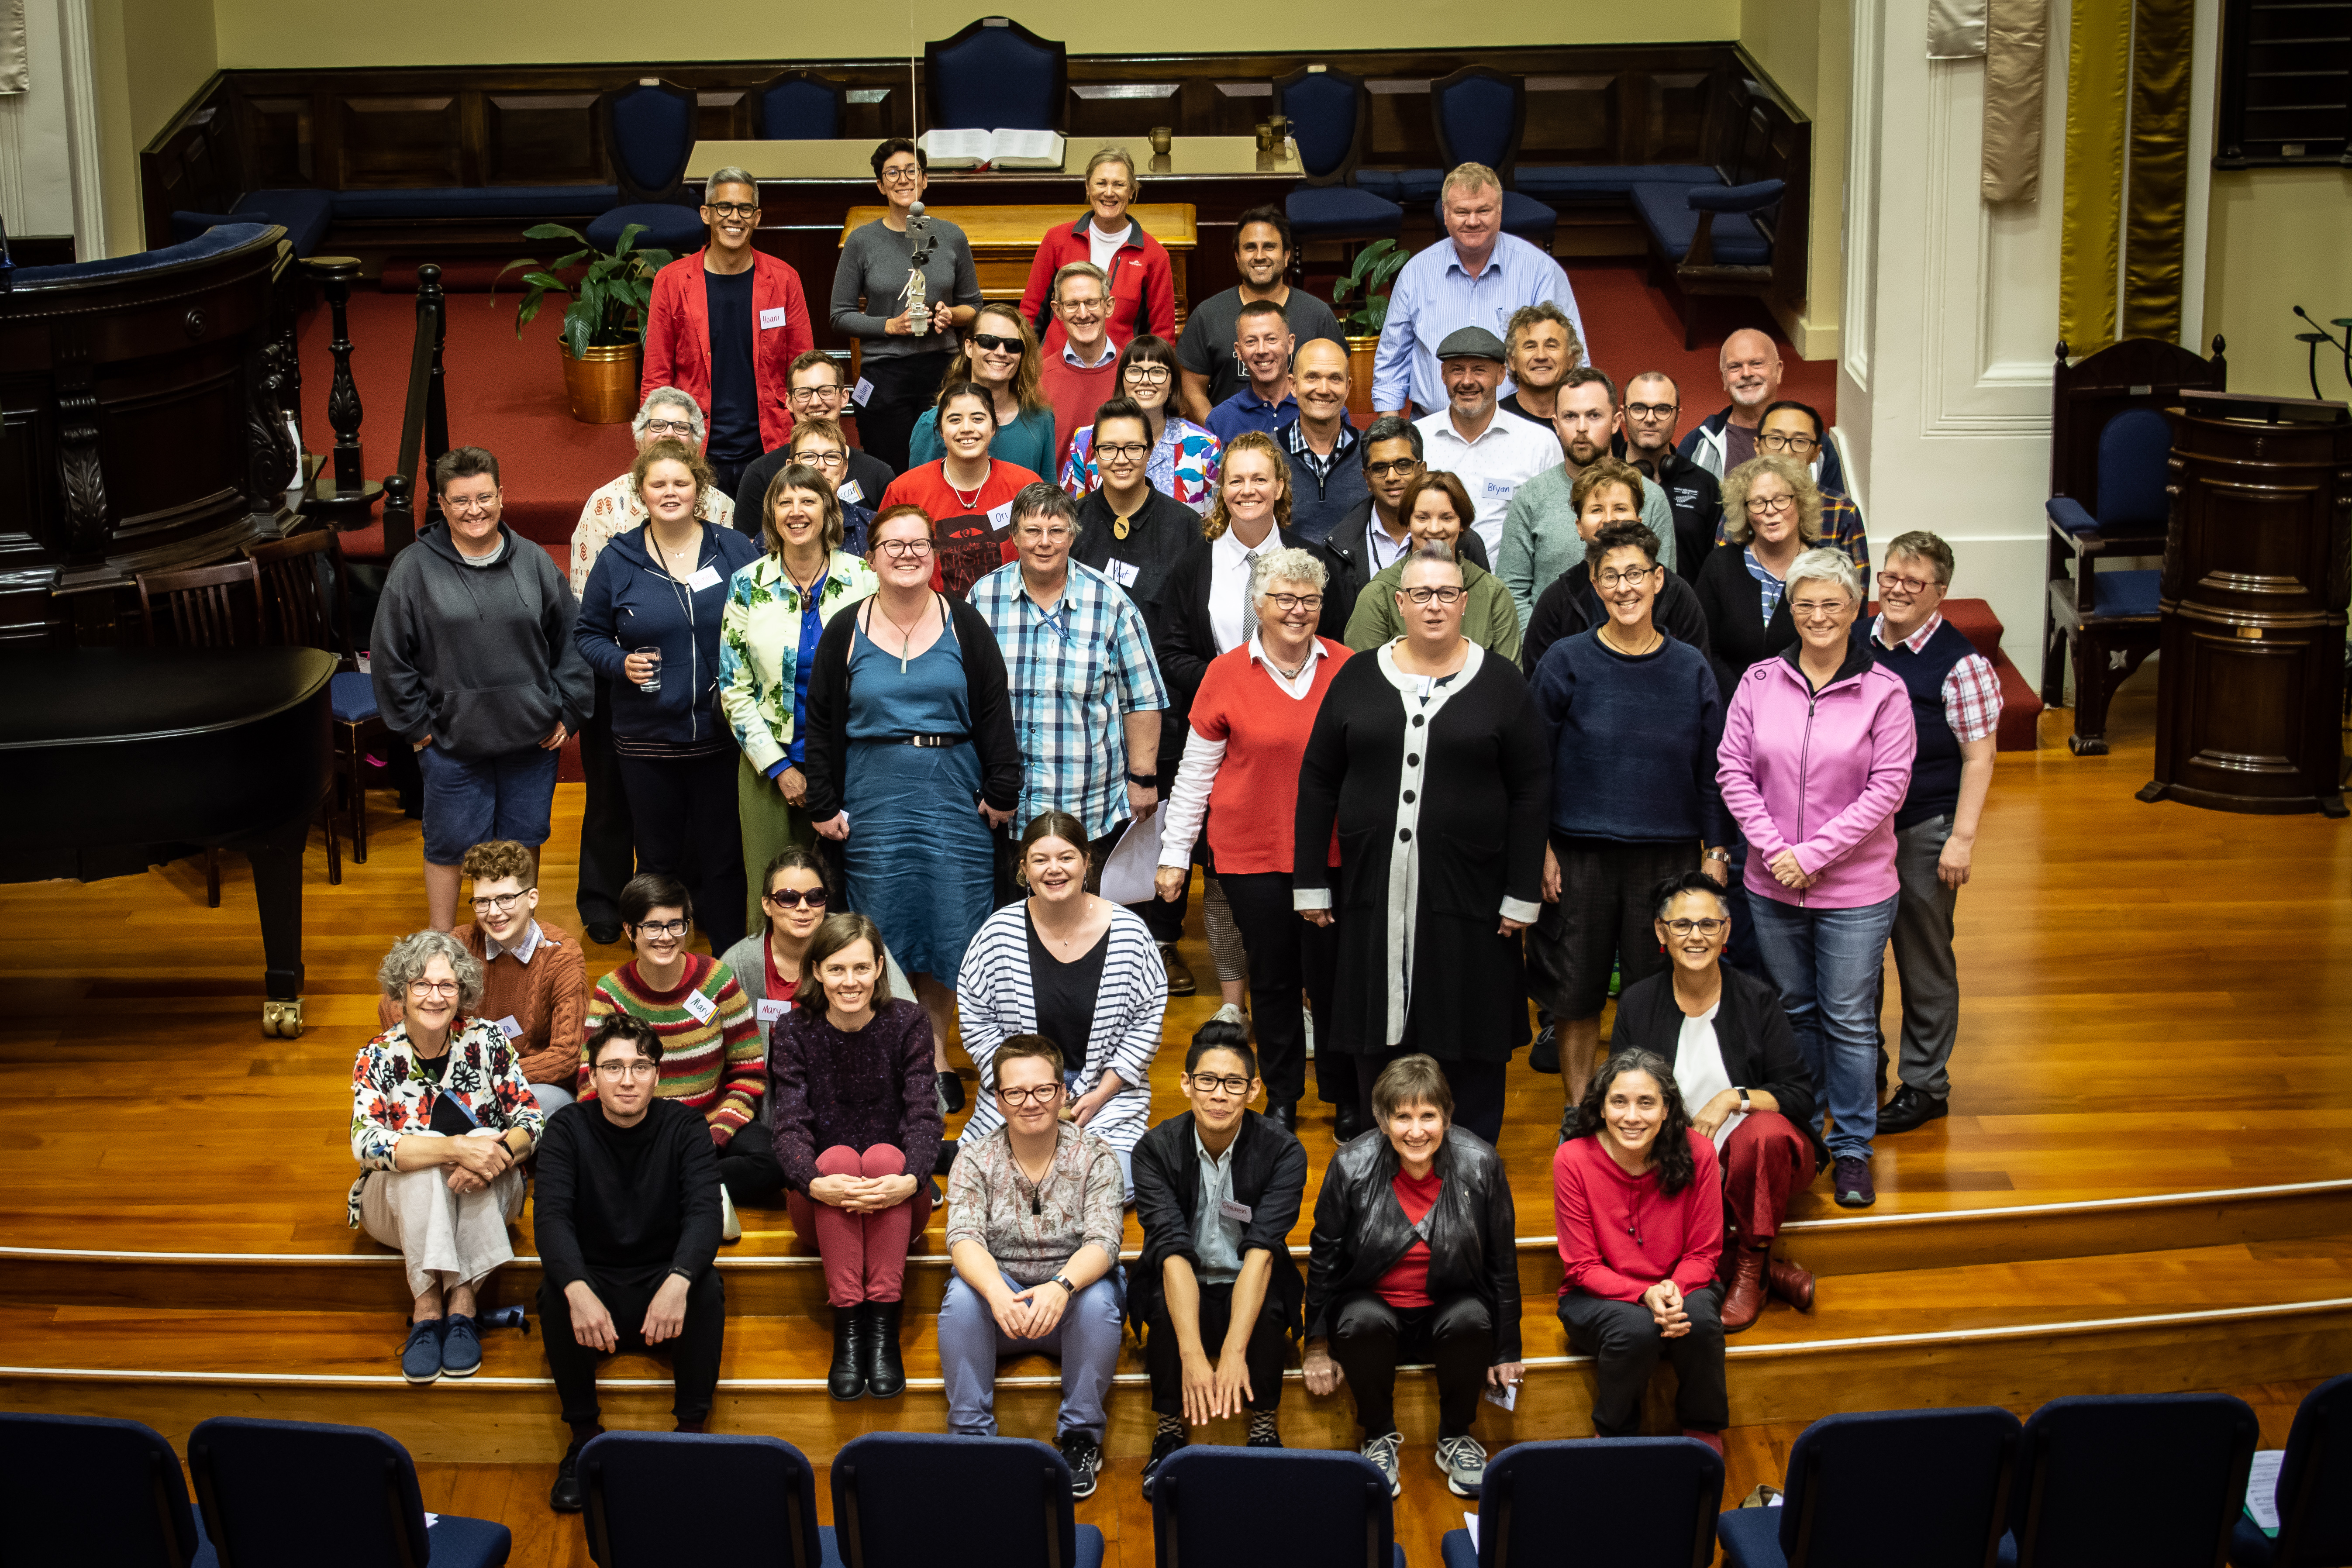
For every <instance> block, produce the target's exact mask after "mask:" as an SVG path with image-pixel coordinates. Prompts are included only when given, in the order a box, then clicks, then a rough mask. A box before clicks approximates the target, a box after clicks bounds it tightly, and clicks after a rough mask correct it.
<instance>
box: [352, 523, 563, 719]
mask: <svg viewBox="0 0 2352 1568" xmlns="http://www.w3.org/2000/svg"><path fill="white" fill-rule="evenodd" d="M501 531H502V533H503V534H504V541H505V542H504V549H503V552H501V553H500V555H499V558H498V560H497V561H496V562H494V563H491V564H490V565H488V566H469V565H467V563H465V562H464V560H463V559H462V558H461V557H459V555H458V553H457V546H456V545H455V544H452V543H451V542H450V541H449V530H448V526H447V525H446V524H436V525H435V526H434V527H432V528H429V529H426V530H425V533H424V535H423V537H421V538H419V539H418V540H417V542H415V544H414V545H412V546H411V547H410V548H408V549H406V550H404V551H402V552H400V554H399V556H398V557H397V558H396V559H395V560H394V562H393V563H392V570H391V571H390V572H389V573H387V574H385V576H384V582H383V598H382V599H381V600H380V601H379V602H378V603H377V605H376V612H375V626H374V629H373V633H372V634H371V636H370V637H369V652H370V655H371V658H372V664H373V684H374V686H375V700H376V706H377V708H378V709H380V710H382V711H383V721H384V723H385V725H386V726H387V727H388V728H389V729H390V730H391V731H392V732H393V733H394V734H395V735H397V736H399V737H400V738H401V739H402V740H404V741H406V742H408V743H409V744H410V745H412V746H413V745H415V744H417V743H418V742H422V741H423V740H424V739H425V737H426V736H428V735H429V736H431V737H432V738H433V741H434V742H435V743H436V745H438V746H439V747H440V749H441V750H442V751H443V752H446V753H447V754H448V755H450V756H453V757H460V758H465V759H467V760H470V761H479V760H480V759H482V758H485V757H502V756H507V755H509V754H511V753H513V752H522V751H528V750H530V749H531V748H533V747H535V746H537V745H539V744H540V743H541V742H543V741H545V740H546V739H547V737H548V736H549V734H550V733H551V732H552V731H554V729H555V725H556V721H558V720H559V719H560V720H562V721H563V725H564V727H565V728H566V729H568V730H571V731H574V732H577V731H578V730H579V728H580V726H581V724H582V723H583V722H584V721H586V720H587V718H588V715H589V714H590V713H591V712H593V710H595V706H596V679H595V676H594V675H593V673H592V672H591V671H590V669H589V668H588V661H587V660H586V659H585V658H582V657H581V655H580V650H579V648H577V647H574V646H573V645H572V621H573V619H574V617H575V616H577V615H578V613H579V606H578V605H576V604H575V603H574V602H573V601H572V588H571V585H570V584H567V583H565V582H564V580H563V574H562V573H561V572H559V571H557V570H556V568H555V563H554V561H553V560H552V559H551V558H550V557H549V555H548V553H547V552H546V551H544V550H541V549H540V548H539V547H538V546H537V545H535V544H532V543H531V542H530V541H529V540H526V539H521V538H519V537H517V536H516V535H515V534H514V533H513V532H512V531H510V530H506V529H505V528H504V526H503V525H501Z"/></svg>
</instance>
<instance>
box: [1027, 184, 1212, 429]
mask: <svg viewBox="0 0 2352 1568" xmlns="http://www.w3.org/2000/svg"><path fill="white" fill-rule="evenodd" d="M1127 221H1128V222H1129V223H1130V224H1132V225H1134V227H1133V228H1132V229H1130V230H1129V233H1128V237H1127V243H1126V244H1124V245H1122V246H1120V247H1118V255H1116V256H1114V257H1112V258H1110V266H1109V267H1108V268H1106V270H1107V271H1108V272H1109V274H1110V310H1108V312H1107V313H1106V318H1105V324H1106V325H1107V326H1108V329H1109V331H1110V341H1111V345H1112V346H1113V347H1114V348H1122V349H1123V348H1125V347H1126V346H1127V340H1128V339H1129V338H1132V337H1136V336H1138V335H1139V334H1141V333H1144V332H1150V333H1152V334H1153V335H1154V336H1157V337H1161V338H1165V339H1167V340H1168V341H1169V342H1171V343H1173V342H1175V341H1176V269H1175V268H1174V267H1172V266H1171V265H1170V263H1169V260H1168V252H1167V250H1166V249H1165V248H1164V247H1161V245H1160V242H1159V241H1158V240H1156V239H1154V238H1152V237H1150V235H1148V234H1146V233H1144V232H1143V225H1142V223H1141V222H1140V221H1139V220H1138V219H1137V218H1136V216H1135V214H1134V213H1133V212H1132V211H1129V214H1128V215H1127ZM1093 222H1094V215H1093V214H1092V213H1091V212H1089V213H1086V214H1084V215H1082V216H1080V217H1079V218H1078V221H1077V222H1076V223H1074V224H1072V225H1071V226H1069V227H1067V228H1064V227H1063V226H1061V225H1059V224H1055V226H1053V227H1052V228H1049V229H1047V230H1046V231H1045V238H1043V239H1041V240H1039V241H1038V242H1037V258H1036V259H1035V260H1034V261H1032V262H1031V263H1030V264H1029V286H1028V287H1027V288H1026V289H1023V290H1022V291H1021V313H1022V315H1024V316H1025V317H1027V318H1028V320H1029V321H1030V322H1031V324H1032V325H1034V327H1035V328H1036V329H1037V338H1038V347H1039V349H1040V350H1042V351H1043V352H1044V353H1045V363H1048V364H1051V363H1054V362H1055V361H1056V360H1058V359H1059V358H1060V357H1061V353H1062V323H1061V321H1059V320H1058V319H1057V318H1056V317H1055V314H1054V311H1053V308H1052V296H1053V292H1054V274H1055V273H1056V272H1058V271H1060V270H1061V269H1062V268H1065V267H1066V266H1068V265H1069V264H1070V263H1071V262H1073V261H1092V260H1093V259H1094V242H1093V241H1092V240H1090V239H1088V238H1087V226H1088V225H1089V224H1091V223H1093ZM1063 441H1064V445H1065V446H1067V444H1068V437H1063Z"/></svg>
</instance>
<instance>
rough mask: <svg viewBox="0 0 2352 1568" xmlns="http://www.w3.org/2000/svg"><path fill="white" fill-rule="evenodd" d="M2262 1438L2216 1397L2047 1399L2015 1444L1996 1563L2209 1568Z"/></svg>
mask: <svg viewBox="0 0 2352 1568" xmlns="http://www.w3.org/2000/svg"><path fill="white" fill-rule="evenodd" d="M2262 1435H2263V1429H2262V1424H2261V1423H2260V1422H2258V1421H2256V1420H2255V1419H2254V1413H2253V1411H2252V1410H2251V1409H2249V1408H2248V1407H2247V1405H2246V1402H2245V1401H2244V1400H2242V1399H2232V1398H2231V1396H2230V1395H2228V1394H2119V1395H2102V1394H2085V1395H2080V1396H2076V1397H2073V1398H2067V1399H2053V1400H2052V1401H2051V1402H2050V1403H2049V1404H2047V1405H2043V1406H2042V1408H2041V1409H2039V1410H2037V1411H2035V1412H2034V1413H2033V1416H2032V1419H2031V1420H2029V1421H2028V1422H2026V1424H2025V1436H2024V1437H2023V1439H2022V1440H2021V1441H2020V1443H2019V1444H2018V1447H2017V1479H2016V1481H2015V1483H2014V1484H2013V1485H2012V1486H2011V1488H2010V1496H2009V1533H2008V1534H2007V1535H2006V1536H2004V1537H2002V1538H2001V1543H2000V1561H2001V1562H2002V1563H2004V1564H2007V1563H2015V1564H2016V1565H2017V1568H2216V1565H2217V1564H2218V1563H2221V1560H2222V1557H2223V1556H2224V1554H2225V1553H2226V1552H2228V1551H2229V1546H2230V1527H2231V1522H2232V1521H2235V1520H2237V1519H2238V1518H2239V1517H2240V1516H2241V1515H2242V1513H2243V1511H2244V1509H2243V1503H2244V1500H2245V1496H2246V1469H2247V1467H2248V1466H2249V1465H2251V1464H2252V1462H2253V1458H2254V1445H2255V1444H2256V1443H2258V1442H2260V1441H2261V1440H2262Z"/></svg>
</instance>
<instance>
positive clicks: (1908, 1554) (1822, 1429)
mask: <svg viewBox="0 0 2352 1568" xmlns="http://www.w3.org/2000/svg"><path fill="white" fill-rule="evenodd" d="M2017 1439H2018V1425H2017V1417H2016V1416H2014V1415H2011V1414H2010V1413H2009V1412H2008V1411H2006V1410H1998V1409H1994V1408H1992V1407H1990V1406H1978V1407H1974V1408H1968V1409H1959V1410H1886V1411H1878V1412H1874V1413H1873V1414H1869V1415H1825V1416H1823V1417H1822V1419H1821V1420H1819V1421H1816V1422H1814V1423H1813V1424H1812V1425H1811V1426H1808V1427H1806V1428H1805V1430H1804V1434H1803V1436H1800V1437H1799V1438H1798V1439H1797V1446H1796V1447H1793V1448H1791V1449H1790V1451H1789V1475H1788V1490H1787V1494H1786V1496H1785V1497H1784V1498H1783V1499H1782V1500H1781V1501H1782V1506H1781V1507H1780V1508H1745V1509H1733V1510H1731V1511H1730V1512H1728V1513H1726V1514H1722V1515H1720V1516H1718V1517H1717V1520H1716V1521H1715V1538H1716V1539H1717V1541H1719V1542H1722V1543H1723V1556H1724V1561H1725V1562H1726V1563H1727V1564H1729V1568H1884V1565H1885V1564H1886V1563H1902V1564H1903V1565H1904V1568H1985V1565H1986V1564H1987V1563H1990V1562H1991V1561H1992V1559H1993V1554H1994V1552H1996V1551H1997V1550H1998V1549H1999V1547H2000V1536H2001V1532H2002V1531H2004V1530H2005V1529H2007V1528H2008V1522H2009V1487H2010V1474H2011V1465H2012V1464H2013V1463H2014V1461H2015V1459H2016V1457H2017Z"/></svg>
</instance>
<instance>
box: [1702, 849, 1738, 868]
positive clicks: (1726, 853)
mask: <svg viewBox="0 0 2352 1568" xmlns="http://www.w3.org/2000/svg"><path fill="white" fill-rule="evenodd" d="M1699 858H1700V859H1702V860H1720V861H1722V862H1723V863H1724V864H1725V865H1727V866H1728V865H1730V864H1731V851H1730V850H1728V849H1710V850H1708V851H1706V853H1705V854H1704V855H1701V856H1700V857H1699Z"/></svg>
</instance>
